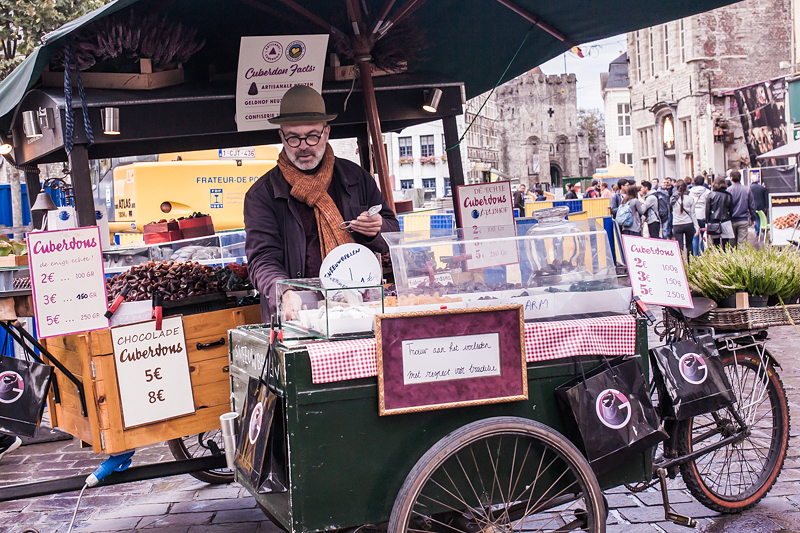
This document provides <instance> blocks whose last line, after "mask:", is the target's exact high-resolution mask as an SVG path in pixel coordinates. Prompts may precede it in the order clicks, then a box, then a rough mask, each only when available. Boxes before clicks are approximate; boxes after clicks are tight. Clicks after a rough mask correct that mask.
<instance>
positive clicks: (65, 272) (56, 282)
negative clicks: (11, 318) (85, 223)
mask: <svg viewBox="0 0 800 533" xmlns="http://www.w3.org/2000/svg"><path fill="white" fill-rule="evenodd" d="M27 238H28V254H29V256H30V257H29V258H28V260H29V263H30V269H31V285H32V286H33V304H34V309H35V312H36V329H37V331H38V333H39V337H40V338H46V337H54V336H57V335H70V334H73V333H78V332H83V331H92V330H95V329H103V328H107V327H108V319H107V318H106V317H105V316H103V315H104V313H105V312H106V309H107V308H108V307H107V302H108V301H107V299H106V283H105V276H104V273H103V257H102V253H101V248H100V229H99V228H98V227H97V226H91V227H87V228H76V229H66V230H57V231H40V232H35V233H28V236H27Z"/></svg>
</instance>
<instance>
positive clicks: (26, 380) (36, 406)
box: [0, 356, 53, 437]
mask: <svg viewBox="0 0 800 533" xmlns="http://www.w3.org/2000/svg"><path fill="white" fill-rule="evenodd" d="M52 377H53V367H52V366H50V365H44V364H41V363H37V362H35V361H28V360H23V359H15V358H13V357H6V356H0V432H2V433H6V434H9V435H19V436H23V437H33V435H34V433H36V428H37V427H38V426H39V424H40V423H41V421H42V413H43V412H44V405H45V402H46V401H47V388H48V387H49V386H50V380H51V379H52Z"/></svg>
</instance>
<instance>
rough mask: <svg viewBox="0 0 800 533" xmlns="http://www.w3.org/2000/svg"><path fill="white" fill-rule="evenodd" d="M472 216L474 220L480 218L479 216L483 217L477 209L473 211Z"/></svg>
mask: <svg viewBox="0 0 800 533" xmlns="http://www.w3.org/2000/svg"><path fill="white" fill-rule="evenodd" d="M470 215H472V218H478V217H479V216H481V214H480V213H479V212H478V210H477V209H473V210H472V213H470Z"/></svg>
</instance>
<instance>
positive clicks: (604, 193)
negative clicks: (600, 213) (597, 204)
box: [600, 181, 612, 198]
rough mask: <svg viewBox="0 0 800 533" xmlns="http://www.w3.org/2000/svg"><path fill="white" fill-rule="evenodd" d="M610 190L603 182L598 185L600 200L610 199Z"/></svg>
mask: <svg viewBox="0 0 800 533" xmlns="http://www.w3.org/2000/svg"><path fill="white" fill-rule="evenodd" d="M611 196H612V194H611V190H609V188H608V183H606V182H605V181H604V182H602V183H601V184H600V198H611Z"/></svg>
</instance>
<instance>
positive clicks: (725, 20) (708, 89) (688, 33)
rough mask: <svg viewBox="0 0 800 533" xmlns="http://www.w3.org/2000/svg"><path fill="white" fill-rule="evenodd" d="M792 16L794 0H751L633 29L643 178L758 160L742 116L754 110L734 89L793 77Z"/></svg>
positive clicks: (634, 107) (634, 104)
mask: <svg viewBox="0 0 800 533" xmlns="http://www.w3.org/2000/svg"><path fill="white" fill-rule="evenodd" d="M790 20H791V3H790V0H775V1H774V2H760V1H756V0H746V1H744V2H739V3H737V4H732V5H730V6H726V7H723V8H719V9H715V10H712V11H708V12H706V13H701V14H699V15H694V16H691V17H686V18H683V19H679V20H675V21H672V22H668V23H666V24H660V25H658V26H653V27H650V28H644V29H642V30H639V31H635V32H630V33H628V56H629V58H630V63H629V70H628V75H629V77H630V87H631V98H630V101H631V128H632V135H633V148H634V150H633V151H634V158H633V159H634V161H633V163H634V170H635V171H636V176H637V177H638V178H654V177H658V178H661V179H663V178H664V177H676V176H681V177H685V176H692V175H696V174H698V173H700V172H702V171H706V172H709V173H722V172H724V171H725V170H727V169H729V168H740V167H742V166H746V165H748V164H750V160H751V157H750V155H751V154H749V153H748V147H747V143H748V142H751V139H750V133H749V132H748V134H747V135H748V138H747V139H745V131H744V130H743V128H742V116H741V115H742V114H743V113H744V114H746V113H747V112H748V111H747V110H743V111H742V110H740V109H739V108H738V106H737V103H736V98H734V94H735V93H736V92H737V91H736V90H737V89H739V88H742V87H745V86H748V85H752V84H757V83H759V82H761V83H762V84H763V83H764V82H766V86H769V84H770V83H771V82H770V81H769V80H775V79H776V78H779V77H780V76H782V75H783V74H785V72H782V71H781V69H780V67H779V64H780V63H781V62H782V61H788V60H790V59H791V23H790ZM781 98H782V95H781ZM607 121H608V117H607ZM751 144H752V143H751Z"/></svg>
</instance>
